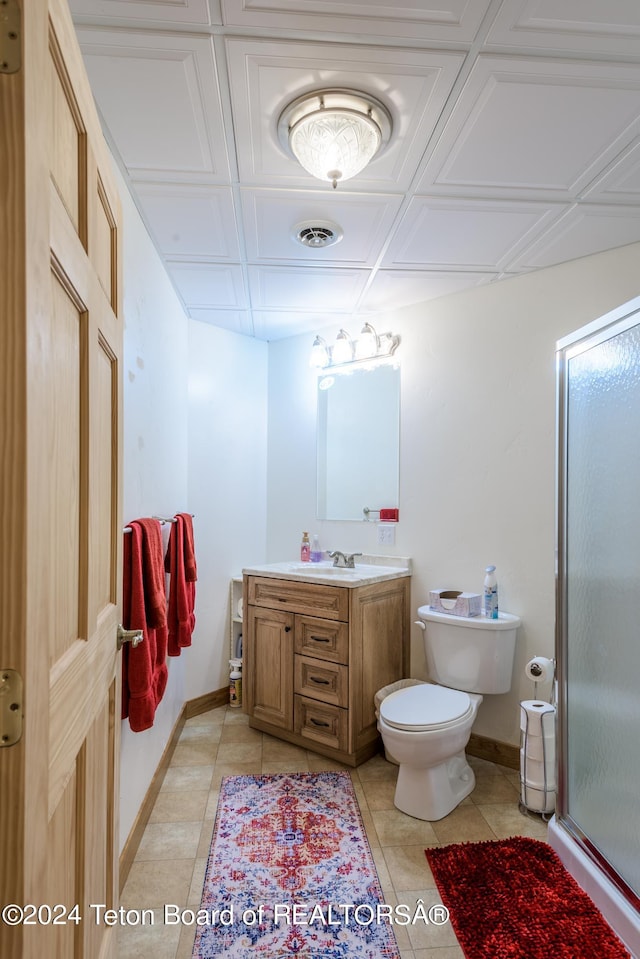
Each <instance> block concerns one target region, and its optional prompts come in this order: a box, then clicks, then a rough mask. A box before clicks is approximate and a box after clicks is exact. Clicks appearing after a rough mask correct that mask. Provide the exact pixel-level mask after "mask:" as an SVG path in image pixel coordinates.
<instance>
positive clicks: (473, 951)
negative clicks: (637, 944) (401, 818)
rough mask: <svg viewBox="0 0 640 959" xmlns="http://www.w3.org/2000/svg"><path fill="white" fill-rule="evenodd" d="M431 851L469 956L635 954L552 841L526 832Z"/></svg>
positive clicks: (517, 958) (570, 958)
mask: <svg viewBox="0 0 640 959" xmlns="http://www.w3.org/2000/svg"><path fill="white" fill-rule="evenodd" d="M425 853H426V856H427V860H428V862H429V865H430V866H431V871H432V873H433V875H434V878H435V880H436V883H437V886H438V889H439V891H440V895H441V896H442V901H443V903H444V904H445V906H447V907H448V908H449V913H450V918H451V925H452V926H453V928H454V930H455V933H456V935H457V937H458V941H459V942H460V945H461V946H462V949H463V950H464V954H465V956H466V957H467V959H550V957H553V959H628V957H629V953H628V952H627V951H626V949H625V948H624V946H623V945H622V943H621V942H620V940H619V939H618V938H617V936H616V935H615V934H614V933H613V931H612V929H611V927H610V926H609V925H608V924H607V923H606V922H605V920H604V919H603V918H602V915H601V914H600V912H599V911H598V910H597V909H596V907H595V905H594V904H593V902H592V900H591V899H590V898H589V896H587V894H586V893H585V892H584V891H583V890H582V889H581V888H580V886H579V885H578V883H577V882H576V881H575V880H574V879H573V877H572V876H570V875H569V873H568V872H567V870H566V869H565V868H564V866H563V864H562V862H561V861H560V859H559V857H558V856H557V855H556V853H555V852H554V850H553V849H552V848H551V847H550V846H548V845H547V844H546V843H544V842H540V841H539V840H537V839H527V838H525V837H522V836H518V837H515V838H513V839H501V840H497V841H493V842H476V843H459V844H455V845H452V846H440V847H434V848H431V849H426V850H425Z"/></svg>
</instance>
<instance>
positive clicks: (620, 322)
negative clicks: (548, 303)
mask: <svg viewBox="0 0 640 959" xmlns="http://www.w3.org/2000/svg"><path fill="white" fill-rule="evenodd" d="M638 325H640V296H638V297H635V298H634V299H633V300H629V302H627V303H625V304H623V305H622V306H620V307H618V308H617V309H615V310H612V311H611V312H610V313H607V314H605V315H604V316H602V317H600V318H599V319H597V320H594V321H593V322H592V323H589V324H587V325H586V326H584V327H582V328H581V329H579V330H576V331H575V332H574V333H571V334H570V335H568V336H566V337H564V338H562V339H561V340H559V341H558V342H557V344H556V415H557V461H556V504H557V507H556V551H557V552H556V630H555V632H556V636H555V641H556V664H557V665H556V675H557V680H558V792H557V802H556V813H555V819H556V821H557V822H558V823H560V824H562V826H563V827H564V829H565V830H566V831H567V832H568V833H569V834H570V835H571V837H572V838H573V839H574V840H575V842H576V843H577V844H578V846H579V848H580V849H582V851H583V852H584V853H585V855H586V856H587V857H588V858H589V859H590V860H591V861H592V862H594V863H595V865H596V866H597V867H598V868H599V869H600V870H601V871H602V873H603V874H604V875H605V876H606V877H607V878H608V879H609V880H610V881H611V882H612V883H613V885H614V886H615V887H616V888H617V889H618V891H619V892H620V893H621V895H622V896H623V898H624V900H625V901H626V902H627V903H628V904H629V905H630V906H631V907H632V908H633V909H635V910H640V897H639V896H638V895H637V893H636V892H635V891H634V890H633V889H632V888H631V886H629V885H628V883H627V882H626V881H625V880H624V878H623V877H622V876H621V875H620V874H619V873H618V872H617V870H616V869H615V868H614V867H613V866H612V865H611V863H609V861H608V860H607V859H606V857H605V856H604V855H603V854H602V853H601V852H600V850H599V848H598V847H597V846H596V845H595V844H594V843H593V842H592V841H591V840H590V839H589V837H588V836H587V835H586V833H585V832H584V831H583V829H582V827H581V826H580V825H579V824H578V823H577V822H576V821H575V820H574V819H573V818H572V816H571V814H570V812H569V791H568V774H567V768H568V717H567V702H568V684H569V677H568V675H567V661H568V615H567V612H568V611H567V521H568V513H567V476H568V443H567V434H568V429H567V426H568V400H569V392H568V372H569V369H568V367H569V361H570V360H571V359H572V358H573V357H575V356H577V355H579V354H580V353H583V352H585V351H586V350H588V349H591V348H593V347H594V346H598V345H599V344H601V343H604V342H606V341H607V340H609V339H611V338H612V337H614V336H618V335H619V334H621V333H624V332H626V331H627V330H630V329H633V327H635V326H638Z"/></svg>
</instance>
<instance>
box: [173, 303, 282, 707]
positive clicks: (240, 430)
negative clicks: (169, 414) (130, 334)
mask: <svg viewBox="0 0 640 959" xmlns="http://www.w3.org/2000/svg"><path fill="white" fill-rule="evenodd" d="M267 358H268V357H267V344H266V343H263V342H261V341H258V340H252V339H249V338H248V337H246V336H239V335H237V334H235V333H230V332H228V331H227V330H222V329H219V328H216V327H213V326H208V325H206V324H204V323H200V322H198V321H195V320H191V321H190V323H189V367H190V368H189V407H190V419H189V503H190V508H191V510H192V511H193V513H195V517H196V518H195V523H196V528H197V537H198V538H197V562H198V583H197V586H196V629H195V632H194V637H193V646H192V648H191V650H190V651H189V656H188V657H187V659H186V663H187V674H186V686H185V693H186V695H185V699H187V700H189V699H194V698H196V697H197V696H200V695H202V694H203V693H208V692H211V691H212V690H215V689H220V688H222V687H223V686H226V685H227V684H228V682H229V643H230V640H229V609H228V598H229V581H230V579H231V577H232V576H239V575H240V574H241V573H242V568H243V566H246V565H248V564H251V563H261V562H264V561H265V555H266V483H267V469H266V450H267V414H266V408H267V402H266V393H267Z"/></svg>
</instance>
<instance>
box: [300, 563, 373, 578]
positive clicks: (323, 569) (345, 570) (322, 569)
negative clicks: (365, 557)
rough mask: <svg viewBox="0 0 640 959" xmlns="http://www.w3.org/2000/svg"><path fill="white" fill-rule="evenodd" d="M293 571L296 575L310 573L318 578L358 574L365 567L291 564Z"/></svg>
mask: <svg viewBox="0 0 640 959" xmlns="http://www.w3.org/2000/svg"><path fill="white" fill-rule="evenodd" d="M290 566H291V570H292V572H294V573H309V574H310V575H312V576H313V575H314V574H315V575H317V576H345V575H347V576H348V575H349V574H353V573H357V572H358V570H359V569H364V567H363V566H355V567H349V566H333V565H332V564H331V563H329V564H325V563H291V564H290Z"/></svg>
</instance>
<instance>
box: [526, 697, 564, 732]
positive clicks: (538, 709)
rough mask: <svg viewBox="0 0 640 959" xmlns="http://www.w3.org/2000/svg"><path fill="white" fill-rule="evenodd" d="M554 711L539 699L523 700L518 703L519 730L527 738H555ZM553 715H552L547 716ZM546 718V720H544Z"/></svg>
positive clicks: (553, 708)
mask: <svg viewBox="0 0 640 959" xmlns="http://www.w3.org/2000/svg"><path fill="white" fill-rule="evenodd" d="M555 711H556V707H555V706H552V705H551V703H545V702H541V701H540V700H539V699H525V700H524V702H521V703H520V729H521V730H522V732H523V733H528V735H529V736H544V735H547V734H549V733H551V734H552V735H554V736H555ZM550 713H553V714H554V715H553V716H551V715H549V714H550ZM545 717H546V718H545Z"/></svg>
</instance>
